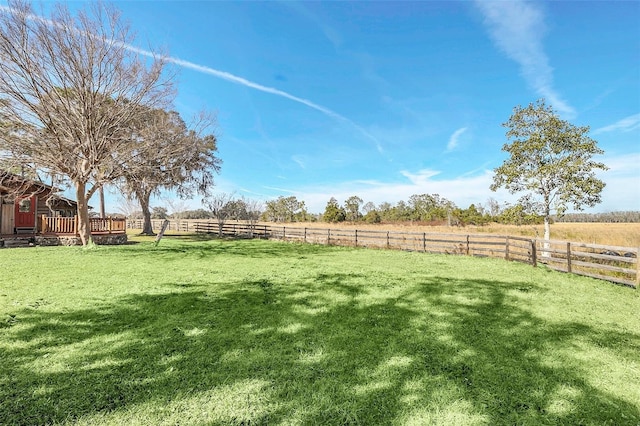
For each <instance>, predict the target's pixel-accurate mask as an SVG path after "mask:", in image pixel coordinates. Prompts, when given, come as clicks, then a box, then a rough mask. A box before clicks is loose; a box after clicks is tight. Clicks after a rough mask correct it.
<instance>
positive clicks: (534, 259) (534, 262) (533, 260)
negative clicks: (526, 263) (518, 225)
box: [531, 240, 538, 268]
mask: <svg viewBox="0 0 640 426" xmlns="http://www.w3.org/2000/svg"><path fill="white" fill-rule="evenodd" d="M531 265H532V266H533V267H534V268H535V267H536V266H538V253H537V248H536V240H531Z"/></svg>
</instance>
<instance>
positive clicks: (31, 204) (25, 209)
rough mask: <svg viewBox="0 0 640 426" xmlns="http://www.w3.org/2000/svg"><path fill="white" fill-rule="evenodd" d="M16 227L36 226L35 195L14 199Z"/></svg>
mask: <svg viewBox="0 0 640 426" xmlns="http://www.w3.org/2000/svg"><path fill="white" fill-rule="evenodd" d="M14 226H15V227H16V228H35V226H36V196H35V195H34V196H33V197H28V198H19V199H17V200H16V215H15V225H14Z"/></svg>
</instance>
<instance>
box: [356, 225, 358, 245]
mask: <svg viewBox="0 0 640 426" xmlns="http://www.w3.org/2000/svg"><path fill="white" fill-rule="evenodd" d="M356 247H358V230H357V229H356Z"/></svg>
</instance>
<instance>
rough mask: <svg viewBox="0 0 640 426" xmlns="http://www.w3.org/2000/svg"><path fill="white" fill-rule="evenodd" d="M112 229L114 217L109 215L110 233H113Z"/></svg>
mask: <svg viewBox="0 0 640 426" xmlns="http://www.w3.org/2000/svg"><path fill="white" fill-rule="evenodd" d="M112 230H113V219H111V216H109V233H111V231H112Z"/></svg>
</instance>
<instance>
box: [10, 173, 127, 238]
mask: <svg viewBox="0 0 640 426" xmlns="http://www.w3.org/2000/svg"><path fill="white" fill-rule="evenodd" d="M58 192H59V191H58V189H57V188H54V187H53V186H51V185H47V184H45V183H42V182H38V181H34V180H30V179H26V178H23V177H20V176H18V175H15V174H12V173H7V172H0V239H2V238H4V239H7V238H11V237H13V238H19V237H21V236H23V237H26V236H49V237H54V236H66V237H76V236H78V234H77V229H78V228H77V223H78V217H77V207H78V204H77V203H76V202H75V201H73V200H70V199H68V198H65V197H61V196H59V195H58V194H57V193H58ZM89 226H90V229H91V233H92V234H93V235H103V236H104V235H107V236H109V235H112V234H122V235H124V234H126V221H125V219H117V218H99V217H93V218H91V219H90V223H89ZM124 240H125V241H126V239H124Z"/></svg>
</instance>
